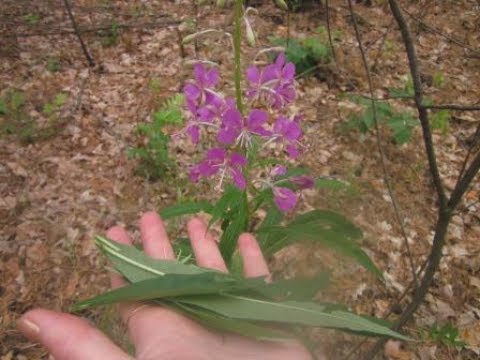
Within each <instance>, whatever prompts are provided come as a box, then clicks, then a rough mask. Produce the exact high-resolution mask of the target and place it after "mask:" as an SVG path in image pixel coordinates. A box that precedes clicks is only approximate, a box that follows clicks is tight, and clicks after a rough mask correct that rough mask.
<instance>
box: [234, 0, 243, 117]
mask: <svg viewBox="0 0 480 360" xmlns="http://www.w3.org/2000/svg"><path fill="white" fill-rule="evenodd" d="M234 16H235V32H234V34H233V53H234V59H235V72H234V81H235V97H236V99H237V109H238V111H240V112H241V113H242V114H243V101H242V88H241V82H242V69H241V61H240V48H241V42H242V25H241V24H242V16H243V0H235V12H234Z"/></svg>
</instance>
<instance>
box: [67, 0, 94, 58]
mask: <svg viewBox="0 0 480 360" xmlns="http://www.w3.org/2000/svg"><path fill="white" fill-rule="evenodd" d="M63 4H64V5H65V9H66V10H67V14H68V17H69V18H70V21H71V23H72V27H73V31H75V35H77V38H78V41H79V42H80V46H81V47H82V51H83V54H84V55H85V58H86V59H87V62H88V66H90V67H94V66H95V61H94V60H93V58H92V56H91V55H90V53H89V52H88V49H87V46H86V45H85V43H84V42H83V39H82V35H81V34H80V32H79V31H78V26H77V22H76V21H75V17H74V16H73V13H72V7H71V6H70V3H69V2H68V0H63Z"/></svg>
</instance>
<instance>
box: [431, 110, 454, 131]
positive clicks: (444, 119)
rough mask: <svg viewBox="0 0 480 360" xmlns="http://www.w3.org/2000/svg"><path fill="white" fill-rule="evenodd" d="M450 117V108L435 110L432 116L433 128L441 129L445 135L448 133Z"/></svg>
mask: <svg viewBox="0 0 480 360" xmlns="http://www.w3.org/2000/svg"><path fill="white" fill-rule="evenodd" d="M450 117H451V114H450V111H448V110H440V111H437V112H435V113H434V114H433V115H432V117H431V119H432V120H431V122H432V129H434V130H440V132H441V133H442V134H443V135H445V134H447V132H448V122H449V121H450Z"/></svg>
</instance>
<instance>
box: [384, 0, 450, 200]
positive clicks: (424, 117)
mask: <svg viewBox="0 0 480 360" xmlns="http://www.w3.org/2000/svg"><path fill="white" fill-rule="evenodd" d="M389 2H390V0H389ZM390 8H391V9H392V13H393V16H394V17H395V20H396V21H397V23H398V26H399V27H400V32H401V33H402V38H403V42H404V44H405V49H406V51H407V57H408V64H409V67H410V72H411V74H412V80H413V87H414V90H415V97H414V99H415V105H416V106H417V110H418V118H419V119H420V124H421V125H422V134H423V141H424V143H425V149H426V151H427V157H428V165H429V167H430V173H431V175H432V178H433V183H434V185H435V188H436V190H437V195H438V201H439V203H440V207H444V206H445V205H446V200H447V199H446V195H445V189H444V187H443V184H442V179H441V177H440V172H439V171H438V166H437V159H436V156H435V149H434V147H433V141H432V132H431V129H430V123H429V121H428V113H427V109H426V108H425V107H424V106H423V92H422V81H421V79H420V70H419V68H418V61H417V53H416V50H415V46H414V44H413V40H412V36H411V34H410V30H409V29H408V25H407V22H406V21H405V18H404V17H403V15H402V12H401V10H400V7H399V5H398V3H397V2H396V1H395V0H394V1H392V2H390Z"/></svg>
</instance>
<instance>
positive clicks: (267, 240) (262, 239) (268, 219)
mask: <svg viewBox="0 0 480 360" xmlns="http://www.w3.org/2000/svg"><path fill="white" fill-rule="evenodd" d="M272 196H273V195H272ZM284 216H285V215H284V214H283V213H282V212H281V211H280V210H278V208H277V206H276V205H275V204H274V202H273V201H270V205H269V208H268V211H267V215H266V216H265V219H263V222H262V224H261V225H260V227H259V229H258V234H257V236H256V237H257V240H258V243H259V245H260V247H261V248H262V250H265V249H268V248H270V247H271V246H272V243H275V242H276V239H275V237H274V236H273V235H272V234H270V233H268V232H263V231H262V228H266V227H268V226H272V225H277V224H279V223H280V222H281V221H282V220H283V218H284Z"/></svg>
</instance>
